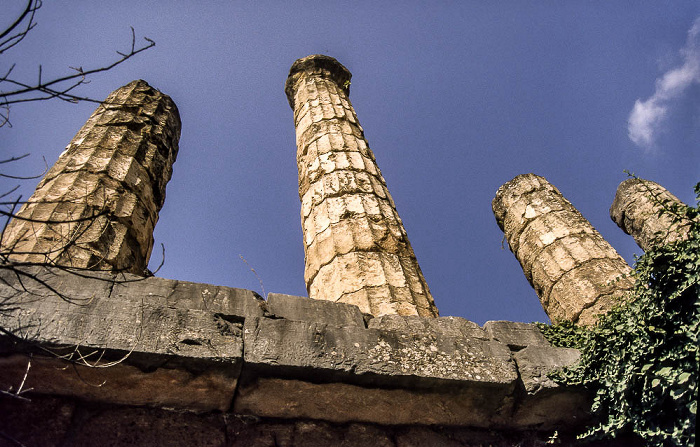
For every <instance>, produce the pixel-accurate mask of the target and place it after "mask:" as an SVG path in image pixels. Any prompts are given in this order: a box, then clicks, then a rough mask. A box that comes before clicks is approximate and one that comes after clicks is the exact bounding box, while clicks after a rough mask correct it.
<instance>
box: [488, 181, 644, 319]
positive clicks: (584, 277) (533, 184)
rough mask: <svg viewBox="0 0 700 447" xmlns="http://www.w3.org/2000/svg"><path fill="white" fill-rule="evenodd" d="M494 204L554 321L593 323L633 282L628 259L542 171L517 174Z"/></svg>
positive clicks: (511, 246)
mask: <svg viewBox="0 0 700 447" xmlns="http://www.w3.org/2000/svg"><path fill="white" fill-rule="evenodd" d="M492 207H493V213H494V215H495V216H496V221H497V222H498V226H499V227H500V228H501V230H503V232H504V233H505V236H506V239H507V240H508V245H509V246H510V249H511V251H512V252H513V254H515V257H516V258H517V259H518V261H519V262H520V265H521V266H522V268H523V272H524V273H525V276H526V277H527V279H528V281H530V284H532V287H533V288H534V289H535V292H537V295H538V296H539V298H540V302H541V303H542V307H544V310H545V312H546V313H547V315H549V318H551V320H552V321H553V322H555V323H556V322H560V321H563V320H568V321H572V322H574V323H577V324H583V325H590V324H594V323H595V322H596V316H597V315H599V314H602V313H605V312H607V311H608V310H610V308H611V307H612V306H613V305H614V304H615V303H616V302H617V301H618V300H619V299H620V297H621V296H622V295H623V294H624V292H625V291H626V290H628V289H629V288H631V287H632V285H633V284H634V282H633V281H632V279H631V278H630V277H629V276H625V275H627V274H628V273H629V272H630V271H631V269H630V267H629V266H628V265H627V263H626V262H625V261H624V259H622V257H621V256H620V255H619V254H618V253H617V252H616V251H615V250H614V249H613V248H612V247H611V246H610V244H608V242H607V241H605V239H603V237H602V236H601V235H600V233H598V232H597V231H596V230H595V228H593V226H592V225H591V224H590V223H589V222H588V221H587V220H586V219H585V218H584V217H583V216H582V215H581V213H579V212H578V211H577V210H576V208H574V207H573V205H571V203H570V202H569V201H568V200H566V199H565V198H564V197H563V196H562V195H561V193H560V192H559V190H558V189H557V188H555V187H554V186H552V185H551V184H550V183H549V182H548V181H547V180H546V179H544V178H543V177H540V176H537V175H534V174H525V175H519V176H517V177H515V178H514V179H513V180H511V181H509V182H508V183H506V184H504V185H503V186H501V187H500V188H499V189H498V192H496V197H495V198H494V199H493V203H492Z"/></svg>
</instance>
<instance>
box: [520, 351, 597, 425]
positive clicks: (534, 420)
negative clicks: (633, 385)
mask: <svg viewBox="0 0 700 447" xmlns="http://www.w3.org/2000/svg"><path fill="white" fill-rule="evenodd" d="M579 357H580V353H579V351H578V350H577V349H571V348H555V347H552V346H538V345H532V346H528V347H526V348H524V349H522V350H521V351H518V352H515V353H514V354H513V358H514V360H515V362H516V364H517V366H518V372H519V373H520V379H521V381H522V384H523V391H524V393H523V397H522V399H521V400H520V401H519V403H518V404H517V408H516V411H515V413H514V416H513V425H515V426H518V427H537V428H538V429H541V430H547V429H554V428H556V429H561V428H562V427H566V426H580V425H582V424H583V423H585V422H586V421H587V420H588V419H589V418H590V414H589V413H588V410H589V409H590V405H591V400H590V396H589V395H588V394H587V393H586V392H585V391H584V390H582V389H578V388H573V387H567V388H564V387H561V386H559V385H557V384H556V383H555V382H554V381H553V380H552V379H550V378H549V377H548V376H547V375H548V374H549V373H550V372H552V371H554V370H556V369H558V368H562V367H564V366H570V365H573V364H575V363H576V362H578V360H579Z"/></svg>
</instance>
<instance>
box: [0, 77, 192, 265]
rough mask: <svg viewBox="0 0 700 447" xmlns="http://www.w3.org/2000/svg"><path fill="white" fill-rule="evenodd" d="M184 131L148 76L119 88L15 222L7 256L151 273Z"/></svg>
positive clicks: (7, 237)
mask: <svg viewBox="0 0 700 447" xmlns="http://www.w3.org/2000/svg"><path fill="white" fill-rule="evenodd" d="M179 138H180V117H179V114H178V111H177V107H176V106H175V103H174V102H173V101H172V100H171V99H170V98H169V97H168V96H166V95H164V94H162V93H160V92H159V91H157V90H155V89H154V88H152V87H151V86H149V85H148V84H147V83H146V82H145V81H142V80H139V81H133V82H131V83H130V84H128V85H125V86H124V87H121V88H119V89H117V90H115V91H114V92H112V94H110V95H109V97H108V98H107V99H106V100H105V102H104V103H103V104H101V105H100V106H99V107H98V108H97V110H95V112H94V113H93V114H92V116H90V118H89V119H88V121H87V122H86V123H85V125H84V126H83V127H82V128H81V129H80V131H79V132H78V133H77V134H76V136H75V137H74V138H73V140H72V141H71V142H70V144H69V145H68V146H67V147H66V150H65V151H64V152H63V153H62V154H61V156H60V157H59V158H58V161H56V164H54V165H53V167H52V168H51V169H50V170H49V171H48V172H47V174H46V176H45V177H44V178H43V179H42V181H41V182H40V183H39V185H38V186H37V187H36V190H35V192H34V194H33V195H32V196H31V198H30V199H29V200H28V201H27V203H26V204H25V205H24V206H22V208H21V209H20V210H19V211H18V212H17V213H16V217H15V218H14V219H13V220H12V221H11V222H10V223H9V225H8V227H7V228H6V231H5V235H4V237H3V240H2V253H3V255H5V256H7V257H8V258H9V259H10V260H11V261H13V262H29V263H42V264H48V265H60V266H64V267H73V268H80V269H91V270H111V271H128V272H131V273H135V274H144V272H145V270H146V268H147V265H148V260H149V257H150V254H151V249H152V248H153V229H154V227H155V225H156V222H157V221H158V212H159V211H160V209H161V207H162V206H163V202H164V200H165V185H166V184H167V182H168V181H169V180H170V176H171V174H172V164H173V162H174V161H175V157H176V156H177V152H178V140H179Z"/></svg>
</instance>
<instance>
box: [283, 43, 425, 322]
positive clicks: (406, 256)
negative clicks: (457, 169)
mask: <svg viewBox="0 0 700 447" xmlns="http://www.w3.org/2000/svg"><path fill="white" fill-rule="evenodd" d="M350 77H351V74H350V72H349V71H348V70H347V68H345V67H344V66H343V65H341V64H340V63H339V62H338V61H336V60H335V59H333V58H331V57H328V56H322V55H313V56H309V57H305V58H303V59H299V60H297V61H296V62H294V64H293V65H292V68H291V70H290V73H289V77H288V78H287V83H286V88H285V92H286V93H287V98H288V99H289V104H290V106H291V107H292V108H293V109H294V124H295V126H296V141H297V165H298V168H299V198H300V199H301V219H302V228H303V233H304V251H305V255H306V261H305V271H304V279H305V281H306V287H307V290H308V292H309V296H310V297H311V298H315V299H323V300H330V301H336V302H343V303H350V304H355V305H357V306H359V308H360V309H361V310H362V311H363V312H366V313H370V314H372V315H375V316H379V315H386V314H399V315H422V316H437V315H438V311H437V308H436V307H435V304H434V302H433V298H432V296H431V295H430V291H429V290H428V285H427V284H426V282H425V278H424V277H423V274H422V273H421V270H420V267H419V266H418V262H417V261H416V257H415V254H414V253H413V249H412V248H411V244H410V243H409V241H408V237H407V235H406V230H405V229H404V227H403V223H402V222H401V219H400V218H399V215H398V214H397V212H396V208H395V205H394V201H393V200H392V198H391V195H390V194H389V191H388V190H387V187H386V182H385V181H384V178H383V177H382V174H381V172H380V171H379V168H378V167H377V165H376V161H375V159H374V155H373V154H372V151H371V150H370V149H369V147H368V145H367V141H366V140H365V138H364V134H363V130H362V127H361V126H360V124H359V122H358V120H357V115H356V114H355V111H354V109H353V107H352V105H351V104H350V101H349V100H348V93H349V86H350Z"/></svg>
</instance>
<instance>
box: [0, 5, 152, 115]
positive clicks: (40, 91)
mask: <svg viewBox="0 0 700 447" xmlns="http://www.w3.org/2000/svg"><path fill="white" fill-rule="evenodd" d="M41 6H42V3H41V0H29V1H28V2H27V6H26V8H25V9H24V11H23V12H22V13H21V14H20V15H19V16H18V17H17V19H16V20H15V22H14V23H13V24H12V25H10V26H9V27H8V28H7V29H5V30H4V31H2V32H1V33H0V54H2V53H3V52H4V51H6V50H8V49H10V48H12V47H14V46H15V45H17V44H18V43H19V42H21V41H22V39H24V38H25V37H26V35H27V33H28V32H29V31H30V30H31V29H32V28H34V26H36V22H35V21H34V15H35V13H36V11H37V10H38V9H39V8H41ZM143 39H144V41H145V43H143V44H142V45H139V46H137V45H136V32H135V31H134V28H133V27H131V46H130V48H129V50H128V51H125V52H123V51H117V54H118V55H119V56H120V57H119V58H118V59H117V60H115V61H114V62H112V63H110V64H108V65H104V66H102V67H95V68H90V69H87V70H85V69H83V67H82V66H79V67H73V66H69V67H68V68H70V69H71V70H73V73H71V74H68V75H65V76H59V77H55V78H51V79H49V80H44V76H43V70H42V67H41V65H39V69H38V76H37V80H36V82H26V81H23V80H20V79H17V78H13V77H12V71H13V69H14V67H15V64H12V65H11V66H10V68H9V69H8V70H7V72H6V73H5V74H4V75H2V76H0V127H2V126H4V125H8V126H10V127H11V126H12V123H11V122H10V106H11V105H14V104H21V103H26V102H35V101H47V100H51V99H58V100H61V101H66V102H70V103H77V102H80V101H87V102H92V103H97V104H102V103H103V101H99V100H96V99H93V98H90V97H87V96H83V95H77V94H74V93H73V90H75V89H76V88H77V87H79V86H81V85H84V84H87V83H89V82H90V80H89V79H88V78H89V77H90V76H91V75H94V74H97V73H102V72H105V71H109V70H111V69H113V68H114V67H116V66H118V65H120V64H122V63H124V62H126V61H127V60H129V59H131V58H132V57H134V56H135V55H137V54H139V53H141V52H143V51H146V50H148V49H149V48H152V47H154V46H155V44H156V43H155V42H154V41H153V40H151V39H149V38H148V37H144V38H143ZM4 86H7V90H5V89H3V87H4Z"/></svg>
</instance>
